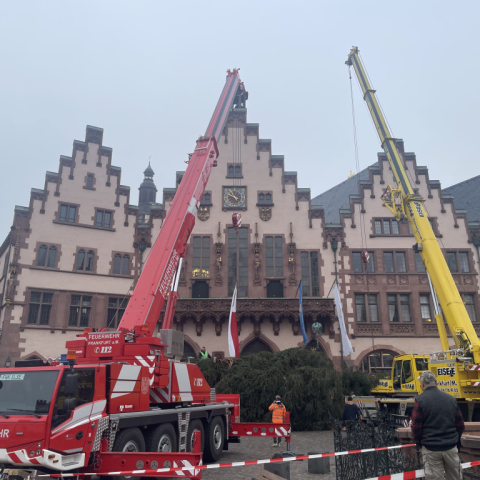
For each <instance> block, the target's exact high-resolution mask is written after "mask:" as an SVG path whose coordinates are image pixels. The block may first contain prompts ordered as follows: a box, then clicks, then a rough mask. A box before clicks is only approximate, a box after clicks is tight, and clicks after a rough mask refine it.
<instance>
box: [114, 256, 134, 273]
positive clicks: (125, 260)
mask: <svg viewBox="0 0 480 480" xmlns="http://www.w3.org/2000/svg"><path fill="white" fill-rule="evenodd" d="M113 274H114V275H130V256H129V255H123V254H121V253H116V254H115V256H114V257H113Z"/></svg>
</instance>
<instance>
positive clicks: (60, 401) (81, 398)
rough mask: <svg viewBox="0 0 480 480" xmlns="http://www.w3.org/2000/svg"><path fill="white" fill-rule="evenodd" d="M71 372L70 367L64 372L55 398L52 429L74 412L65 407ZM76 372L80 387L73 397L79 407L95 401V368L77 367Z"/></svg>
mask: <svg viewBox="0 0 480 480" xmlns="http://www.w3.org/2000/svg"><path fill="white" fill-rule="evenodd" d="M42 373H43V372H42ZM69 373H70V370H69V369H67V370H66V371H65V372H64V373H63V377H62V381H61V383H60V387H59V389H58V393H57V397H56V399H55V406H54V409H53V418H52V425H51V429H52V430H54V429H55V428H56V427H58V426H59V425H61V424H62V423H63V422H65V421H66V420H68V419H69V418H70V417H71V416H72V412H70V411H69V410H67V409H65V408H64V404H65V400H66V399H67V397H66V395H65V386H66V380H67V375H68V374H69ZM75 373H76V374H77V375H78V388H77V391H76V392H75V395H73V397H74V398H75V399H76V406H77V407H79V406H81V405H85V404H86V403H91V402H93V396H94V393H95V370H94V369H93V368H81V369H75ZM68 398H72V397H68Z"/></svg>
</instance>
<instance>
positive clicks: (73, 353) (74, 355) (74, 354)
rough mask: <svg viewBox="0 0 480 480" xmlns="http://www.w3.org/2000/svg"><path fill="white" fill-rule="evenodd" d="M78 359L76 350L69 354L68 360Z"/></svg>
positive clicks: (70, 351)
mask: <svg viewBox="0 0 480 480" xmlns="http://www.w3.org/2000/svg"><path fill="white" fill-rule="evenodd" d="M76 358H77V353H76V352H75V350H69V351H68V352H67V360H75V359H76Z"/></svg>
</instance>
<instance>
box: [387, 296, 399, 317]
mask: <svg viewBox="0 0 480 480" xmlns="http://www.w3.org/2000/svg"><path fill="white" fill-rule="evenodd" d="M387 300H388V317H389V319H390V321H391V322H398V306H397V296H396V295H387Z"/></svg>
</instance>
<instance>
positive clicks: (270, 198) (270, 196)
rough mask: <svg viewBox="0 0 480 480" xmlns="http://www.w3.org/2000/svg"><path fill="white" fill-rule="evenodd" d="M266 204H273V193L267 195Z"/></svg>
mask: <svg viewBox="0 0 480 480" xmlns="http://www.w3.org/2000/svg"><path fill="white" fill-rule="evenodd" d="M265 203H267V204H270V203H272V194H271V193H267V194H266V195H265Z"/></svg>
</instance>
